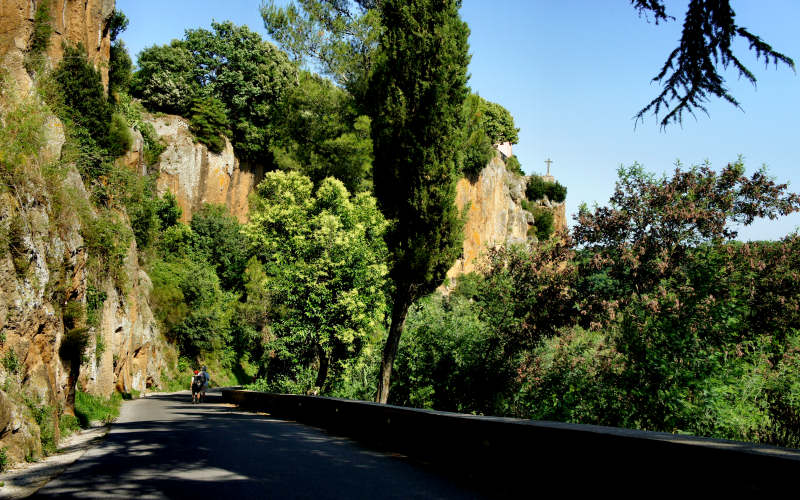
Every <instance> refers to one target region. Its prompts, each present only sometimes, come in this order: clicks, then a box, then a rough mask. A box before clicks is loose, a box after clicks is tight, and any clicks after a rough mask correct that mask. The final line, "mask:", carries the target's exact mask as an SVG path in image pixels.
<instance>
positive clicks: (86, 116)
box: [53, 45, 127, 154]
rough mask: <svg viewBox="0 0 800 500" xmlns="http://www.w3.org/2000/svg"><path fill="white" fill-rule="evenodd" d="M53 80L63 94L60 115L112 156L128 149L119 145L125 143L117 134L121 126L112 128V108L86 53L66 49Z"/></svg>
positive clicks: (81, 47) (116, 124) (84, 51)
mask: <svg viewBox="0 0 800 500" xmlns="http://www.w3.org/2000/svg"><path fill="white" fill-rule="evenodd" d="M53 79H54V80H55V81H56V82H57V83H58V86H59V90H60V94H59V97H60V101H61V102H60V106H57V109H58V111H59V115H60V116H62V117H64V118H65V119H67V120H69V121H70V122H71V123H73V124H75V125H76V126H78V127H80V128H83V129H85V131H86V134H87V135H88V137H89V138H90V139H91V140H92V141H93V142H94V143H96V144H97V145H98V146H100V147H102V148H105V149H107V150H108V151H109V152H111V153H113V154H121V153H122V152H124V151H125V150H126V149H127V148H126V147H124V144H120V143H118V142H117V141H118V140H120V139H124V137H121V136H120V132H119V130H118V128H119V126H120V123H119V122H117V123H115V124H114V125H113V127H114V131H113V132H112V131H111V130H110V127H111V125H112V114H113V106H112V105H111V104H110V103H109V102H108V100H107V99H106V92H105V89H104V88H103V84H102V83H101V80H100V73H98V72H97V70H95V69H94V67H92V65H91V64H90V63H89V62H88V60H87V58H86V49H84V48H83V46H81V45H79V46H78V47H70V46H66V47H64V58H63V59H62V60H61V63H60V64H59V65H58V67H57V68H56V69H55V70H54V71H53Z"/></svg>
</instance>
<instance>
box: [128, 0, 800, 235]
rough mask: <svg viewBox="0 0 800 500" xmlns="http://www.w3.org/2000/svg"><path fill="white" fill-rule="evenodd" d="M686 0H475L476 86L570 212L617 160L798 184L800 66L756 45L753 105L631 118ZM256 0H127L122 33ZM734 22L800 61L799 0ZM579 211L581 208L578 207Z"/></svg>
mask: <svg viewBox="0 0 800 500" xmlns="http://www.w3.org/2000/svg"><path fill="white" fill-rule="evenodd" d="M687 3H688V2H687V1H686V0H674V1H670V0H667V6H668V7H667V8H668V13H669V14H671V15H673V16H675V17H676V18H677V20H676V21H672V22H670V23H666V24H659V25H658V26H656V25H655V24H653V23H648V22H647V20H646V19H644V18H639V16H638V14H637V12H636V11H635V10H634V9H633V8H632V7H631V6H630V2H629V1H628V0H603V1H597V0H497V1H495V2H487V1H485V0H464V1H463V7H462V9H461V15H462V17H463V18H464V20H465V21H467V23H468V24H469V26H470V29H471V36H470V52H471V53H472V63H471V65H470V74H471V75H472V77H471V79H470V86H471V87H472V88H473V90H474V91H476V92H478V93H479V94H480V95H481V96H483V97H485V98H487V99H489V100H492V101H495V102H498V103H500V104H502V105H503V106H505V107H506V108H508V109H509V110H510V111H511V113H512V114H513V115H514V118H515V121H516V125H517V126H518V127H519V128H520V142H519V144H518V145H516V146H515V147H514V151H515V154H517V156H518V157H519V159H520V161H521V163H522V166H523V169H524V170H525V171H526V172H528V173H534V172H539V173H541V172H543V171H544V169H545V165H544V160H545V159H546V158H548V157H550V158H551V159H552V160H553V164H552V172H553V174H554V175H555V176H556V177H557V179H558V180H559V181H560V182H561V183H562V184H564V185H566V186H567V187H568V196H567V214H568V216H571V214H573V213H574V212H576V211H577V207H578V205H579V204H580V203H581V202H587V203H589V204H590V205H591V204H593V203H595V202H597V203H600V204H605V203H606V202H607V200H608V198H609V196H610V194H611V192H612V190H613V187H614V181H615V180H616V170H617V168H618V167H619V166H620V165H630V164H632V163H633V162H639V163H641V164H643V165H644V166H645V168H646V169H648V170H651V171H655V172H658V173H662V172H670V171H671V170H672V169H673V168H674V164H675V162H676V161H677V160H680V161H681V162H682V163H683V164H684V165H693V164H699V163H702V162H703V161H705V160H708V161H710V162H711V164H712V167H714V168H715V169H719V168H722V167H723V166H724V165H725V164H726V163H728V162H731V161H735V160H736V159H737V157H738V156H739V155H741V156H742V157H743V158H744V160H745V165H746V166H747V168H748V172H753V171H754V170H756V169H758V168H760V167H761V166H762V165H766V166H767V167H768V169H769V172H770V174H771V175H773V176H774V177H775V178H776V179H777V180H779V181H781V182H787V181H788V182H789V183H790V186H791V187H792V188H793V189H794V190H795V191H800V144H798V142H800V133H799V132H800V126H798V121H799V120H800V76H798V75H797V74H795V73H794V72H792V70H791V69H788V68H786V67H779V68H778V69H775V68H774V67H772V66H770V67H769V68H765V67H764V64H763V62H762V63H759V62H756V61H755V59H754V58H753V57H752V56H750V55H749V53H746V49H747V47H746V45H744V44H740V45H738V46H737V49H741V50H740V52H741V54H743V57H742V60H743V61H744V62H745V64H746V65H747V66H748V67H750V68H751V69H752V70H753V71H754V73H755V74H756V77H757V78H758V87H757V88H754V87H753V86H752V85H750V84H749V83H748V82H746V81H742V80H739V79H738V78H737V76H736V74H735V73H733V72H728V73H727V76H726V80H727V83H728V86H729V88H730V89H731V91H732V93H733V95H734V96H735V97H736V98H737V99H738V100H739V102H740V103H741V106H742V108H743V109H737V108H735V107H733V106H731V105H730V104H727V103H724V102H721V101H716V100H715V101H711V102H709V104H708V106H707V107H708V111H709V115H710V116H706V115H704V114H702V113H701V114H699V115H698V116H697V119H696V120H695V119H693V118H691V117H688V119H685V120H684V123H683V127H680V126H671V127H670V128H668V129H667V130H666V131H661V130H660V129H659V127H658V123H657V122H656V120H655V119H654V118H649V119H648V120H646V121H645V122H644V123H639V124H638V126H637V127H636V128H635V129H634V121H633V118H632V117H633V116H634V114H635V113H636V112H637V111H638V110H639V109H640V108H641V107H642V106H644V105H645V104H647V103H648V102H649V101H650V99H652V98H653V97H654V96H655V95H656V94H657V92H658V91H659V87H658V86H657V85H655V84H652V83H651V82H650V80H651V78H652V77H653V76H654V75H655V74H656V73H657V72H658V70H659V69H660V68H661V65H662V64H663V62H664V61H665V59H666V57H667V55H668V54H669V52H670V51H671V50H672V49H673V48H675V47H676V46H677V41H678V39H679V37H680V28H681V23H682V21H683V14H684V12H685V9H686V4H687ZM259 5H260V1H259V0H227V1H225V2H220V1H219V0H169V1H163V0H162V1H155V0H117V8H118V9H120V10H122V11H123V12H124V13H125V14H126V15H127V16H128V18H129V19H130V26H129V28H128V30H127V31H126V32H125V33H123V34H122V39H123V40H125V43H126V44H127V46H128V49H129V50H130V52H131V55H132V56H133V57H134V60H135V56H136V54H137V53H138V52H139V51H140V50H142V49H143V48H144V47H147V46H150V45H154V44H164V43H168V42H169V41H170V40H171V39H173V38H181V37H182V36H183V32H184V30H185V29H191V28H198V27H209V26H210V23H211V21H212V20H217V21H223V20H227V19H230V20H231V21H233V22H234V23H236V24H246V25H248V26H249V27H250V28H251V29H253V30H255V31H258V32H260V33H261V34H262V35H264V36H265V37H266V32H265V30H264V27H263V23H262V21H261V17H260V15H259V12H258V8H259ZM732 5H733V7H734V10H735V11H736V14H737V17H736V20H737V23H738V24H739V25H741V26H745V27H747V28H748V29H750V30H751V31H752V32H755V33H756V34H758V35H761V37H762V38H763V39H765V40H766V41H767V42H768V43H771V44H772V45H773V47H774V48H775V49H776V50H779V51H781V52H783V53H784V54H786V55H788V56H790V57H792V58H793V59H794V60H795V61H796V62H797V63H798V64H800V31H798V30H797V26H796V23H797V19H800V2H798V1H797V0H761V1H758V2H756V1H753V0H732ZM570 220H571V217H570ZM798 227H800V214H795V215H793V216H791V217H787V218H783V219H779V220H778V221H771V222H770V221H765V222H757V223H756V224H754V225H753V226H752V227H750V228H746V229H744V230H743V231H742V233H741V237H742V239H777V238H780V237H782V236H784V235H786V234H787V233H789V232H791V231H793V230H794V229H796V228H798Z"/></svg>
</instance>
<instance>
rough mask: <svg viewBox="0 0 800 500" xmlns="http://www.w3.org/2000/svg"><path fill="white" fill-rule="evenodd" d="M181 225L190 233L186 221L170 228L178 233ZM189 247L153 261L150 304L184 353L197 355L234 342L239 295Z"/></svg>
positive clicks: (221, 349) (191, 355)
mask: <svg viewBox="0 0 800 500" xmlns="http://www.w3.org/2000/svg"><path fill="white" fill-rule="evenodd" d="M180 227H182V228H185V231H187V232H188V233H191V229H189V228H187V227H186V226H183V225H178V226H173V227H171V228H170V230H168V231H167V232H170V231H171V232H173V233H175V232H176V230H177V229H178V228H180ZM187 247H188V248H187ZM187 247H184V248H182V249H181V251H180V253H178V252H176V253H172V254H168V255H167V256H166V257H167V259H168V260H163V261H162V260H157V261H155V262H153V263H152V264H151V266H150V269H149V270H148V271H149V274H150V278H151V280H152V282H153V290H152V291H151V292H150V300H151V306H152V307H153V312H154V313H155V316H156V318H157V319H158V320H159V322H160V323H161V324H162V326H163V329H164V330H163V331H164V333H165V335H166V337H167V338H168V339H169V340H171V341H173V342H175V343H176V344H177V345H178V348H179V349H180V352H181V353H182V354H184V355H186V356H190V357H196V356H199V355H201V354H203V353H208V352H212V351H220V352H222V351H224V350H226V349H228V346H229V345H230V344H231V343H232V342H231V341H232V338H231V318H232V315H233V313H234V310H235V309H234V304H235V300H236V297H235V296H233V295H232V294H228V293H225V292H224V291H223V290H222V289H221V288H220V285H219V278H218V277H217V275H216V273H215V271H214V268H213V267H212V266H211V265H209V264H208V263H206V262H205V260H204V259H199V258H197V257H196V256H195V255H193V254H192V251H193V249H192V248H191V245H187ZM226 356H227V355H226Z"/></svg>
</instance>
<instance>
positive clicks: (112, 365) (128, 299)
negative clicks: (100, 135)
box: [0, 169, 164, 461]
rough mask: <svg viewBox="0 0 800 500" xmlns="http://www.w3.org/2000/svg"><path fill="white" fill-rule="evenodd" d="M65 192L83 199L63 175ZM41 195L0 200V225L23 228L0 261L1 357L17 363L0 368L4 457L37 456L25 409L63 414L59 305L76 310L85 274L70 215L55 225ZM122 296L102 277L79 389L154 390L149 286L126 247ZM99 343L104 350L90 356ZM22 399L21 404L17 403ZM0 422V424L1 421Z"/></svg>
mask: <svg viewBox="0 0 800 500" xmlns="http://www.w3.org/2000/svg"><path fill="white" fill-rule="evenodd" d="M67 184H69V187H70V188H71V193H72V194H74V195H76V196H88V194H87V193H86V191H85V190H84V188H83V183H82V181H81V179H80V176H79V175H78V173H77V172H76V171H75V170H74V169H73V170H72V171H71V172H70V174H69V175H68V177H67ZM50 203H51V202H50V200H49V199H48V198H47V197H45V196H42V197H37V196H31V197H23V198H21V199H20V198H17V197H15V196H12V195H11V194H10V193H8V192H6V193H3V194H2V195H0V227H2V228H3V229H7V228H8V227H9V225H10V224H12V221H14V222H13V223H14V224H16V225H17V226H18V227H22V228H24V230H23V232H22V235H23V236H22V238H21V240H20V241H16V242H15V243H14V245H12V246H13V249H12V248H11V247H9V249H5V248H4V249H2V250H3V252H2V255H0V332H2V337H3V341H2V343H0V358H2V359H3V360H6V359H9V358H15V359H17V360H18V367H17V368H16V369H15V370H11V369H9V365H7V364H6V363H3V368H2V369H0V388H2V390H0V417H2V416H3V415H4V414H8V415H10V416H9V418H8V419H5V418H0V425H1V426H2V427H0V447H2V446H8V447H9V453H10V455H11V458H12V460H15V461H20V460H22V459H24V458H25V456H27V455H32V456H38V455H39V454H40V453H41V450H40V449H39V448H38V437H36V436H37V432H38V428H37V426H35V425H34V424H33V419H32V418H31V408H30V407H31V405H32V406H33V407H43V406H46V407H48V408H50V409H53V410H55V409H57V408H61V409H65V408H66V400H67V395H68V393H69V366H68V363H67V362H66V361H64V360H63V359H62V358H61V355H60V352H59V351H60V347H61V344H62V341H63V339H64V335H65V323H64V319H63V313H64V309H65V306H66V304H67V303H68V302H77V303H79V304H81V305H82V306H83V307H85V306H86V302H87V286H88V283H89V276H88V273H87V269H86V264H87V260H88V259H89V257H90V256H89V255H88V254H87V250H86V247H85V245H84V241H83V237H82V236H81V223H80V220H79V219H78V217H77V216H75V215H74V214H72V216H71V217H68V218H67V219H64V218H63V217H64V216H63V215H62V218H61V219H60V220H54V218H53V217H52V215H51V210H50V209H51V207H50ZM124 274H125V281H126V283H128V284H129V285H128V286H127V287H126V288H127V290H119V289H118V288H116V287H115V285H114V283H113V282H112V281H111V279H110V278H106V279H105V280H102V286H101V288H102V290H103V291H104V292H105V293H106V297H107V298H106V300H105V301H104V303H103V305H102V308H101V313H100V321H99V325H98V326H96V327H93V328H90V329H89V330H88V332H87V334H86V335H87V338H88V341H89V344H88V348H87V349H86V350H85V351H84V353H83V354H84V356H85V357H84V361H83V363H82V364H81V366H80V371H79V373H80V377H79V378H78V388H80V389H81V390H83V391H86V392H90V393H93V394H96V395H102V396H106V397H107V396H109V395H110V394H111V393H112V392H113V391H114V390H115V389H116V390H119V391H123V392H131V391H133V390H138V391H144V390H145V389H146V388H147V387H149V386H151V385H154V384H158V383H159V381H160V373H161V370H162V368H163V365H164V361H163V354H162V352H163V351H162V348H161V346H162V342H163V341H162V340H161V337H160V335H159V333H158V327H157V324H156V321H155V319H154V317H153V314H152V312H151V310H150V307H149V305H148V302H147V297H148V293H149V290H150V286H151V285H150V280H149V278H148V277H147V274H145V272H144V271H143V270H142V269H141V268H139V265H138V256H137V251H136V245H135V243H131V246H130V248H129V250H128V253H127V258H126V263H125V269H124ZM98 339H99V340H100V343H101V344H102V345H104V346H105V348H104V350H103V352H102V353H98V351H97V343H98ZM26 401H27V402H26ZM4 421H5V423H4Z"/></svg>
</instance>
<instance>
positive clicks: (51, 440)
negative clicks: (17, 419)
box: [28, 401, 58, 456]
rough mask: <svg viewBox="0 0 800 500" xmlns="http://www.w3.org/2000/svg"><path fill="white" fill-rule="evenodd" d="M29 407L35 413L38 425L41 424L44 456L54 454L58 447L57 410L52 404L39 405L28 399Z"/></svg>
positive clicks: (40, 431) (40, 438) (40, 436)
mask: <svg viewBox="0 0 800 500" xmlns="http://www.w3.org/2000/svg"><path fill="white" fill-rule="evenodd" d="M28 408H29V409H30V411H31V413H32V414H33V419H34V420H35V421H36V425H38V426H39V441H40V442H41V444H42V453H43V454H44V456H48V455H52V454H54V453H55V452H56V451H57V449H58V443H56V419H57V418H58V416H57V413H56V411H55V410H54V409H53V407H51V406H47V405H38V404H35V403H34V402H33V401H28Z"/></svg>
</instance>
